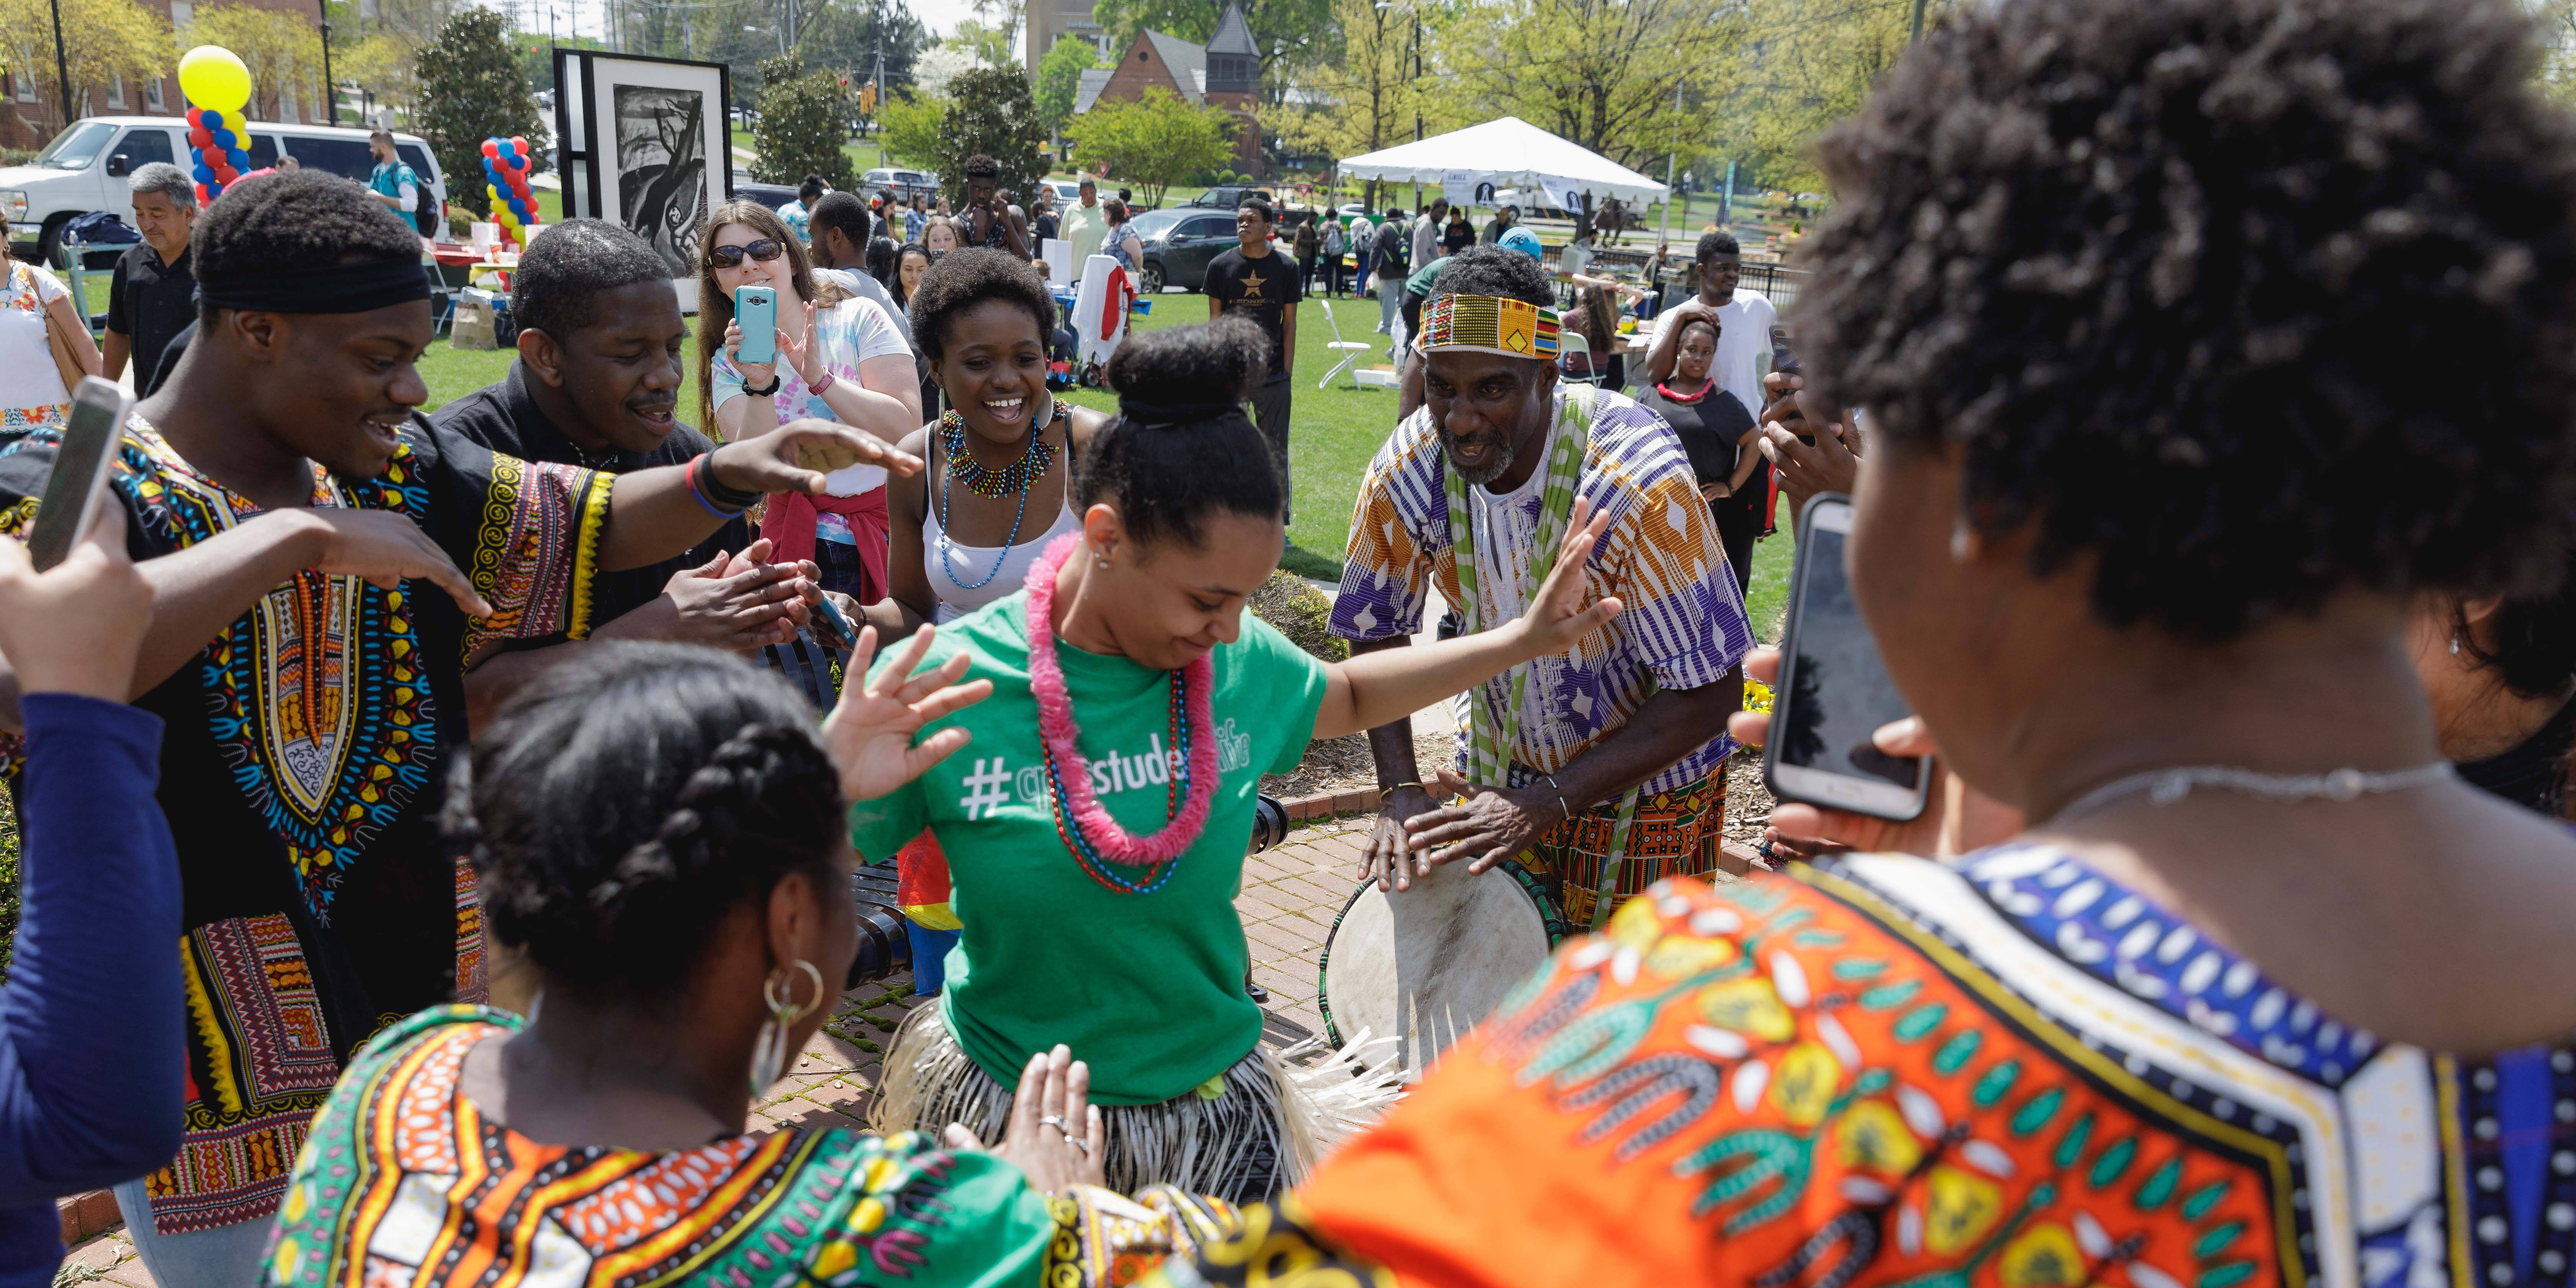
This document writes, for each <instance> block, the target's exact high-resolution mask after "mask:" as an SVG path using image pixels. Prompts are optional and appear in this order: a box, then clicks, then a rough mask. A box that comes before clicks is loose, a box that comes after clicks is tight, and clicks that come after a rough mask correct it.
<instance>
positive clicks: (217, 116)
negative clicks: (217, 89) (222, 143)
mask: <svg viewBox="0 0 2576 1288" xmlns="http://www.w3.org/2000/svg"><path fill="white" fill-rule="evenodd" d="M197 124H199V125H202V126H204V127H206V128H207V129H209V130H220V129H222V128H224V114H223V113H221V112H218V111H216V110H215V109H213V108H211V107H209V108H204V109H202V110H200V111H199V112H198V113H197Z"/></svg>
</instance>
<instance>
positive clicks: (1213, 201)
mask: <svg viewBox="0 0 2576 1288" xmlns="http://www.w3.org/2000/svg"><path fill="white" fill-rule="evenodd" d="M1246 197H1259V198H1261V199H1262V200H1264V201H1271V200H1275V198H1273V197H1272V196H1271V195H1270V190H1269V189H1268V188H1255V187H1250V186H1237V187H1225V188H1210V189H1208V190H1207V191H1205V192H1202V193H1200V194H1199V195H1197V196H1195V197H1192V198H1190V199H1189V200H1187V201H1184V202H1182V203H1181V204H1180V205H1178V206H1175V207H1173V209H1175V210H1228V211H1230V210H1232V209H1234V207H1235V204H1236V203H1237V202H1240V201H1242V200H1243V199H1244V198H1246Z"/></svg>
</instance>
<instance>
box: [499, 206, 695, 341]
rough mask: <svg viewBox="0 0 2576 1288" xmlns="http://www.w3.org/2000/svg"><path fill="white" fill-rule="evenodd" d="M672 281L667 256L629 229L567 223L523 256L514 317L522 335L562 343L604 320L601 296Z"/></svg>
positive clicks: (513, 292) (513, 294)
mask: <svg viewBox="0 0 2576 1288" xmlns="http://www.w3.org/2000/svg"><path fill="white" fill-rule="evenodd" d="M670 280H671V267H670V265H669V264H668V263H666V262H664V260H663V259H662V256H661V253H660V252H658V251H656V250H654V249H653V247H652V245H651V244H650V243H648V242H646V241H645V240H644V239H643V238H641V237H638V236H636V235H635V234H634V233H632V232H630V231H628V230H627V229H626V228H625V227H624V226H622V225H619V224H612V223H609V222H608V221H607V220H604V219H567V220H564V221H563V222H561V223H558V224H555V225H554V226H553V227H550V228H548V229H546V235H545V236H544V237H541V238H539V239H537V240H536V241H534V242H531V243H529V245H528V249H527V253H526V254H523V255H521V256H520V257H519V271H518V274H517V276H516V277H515V278H514V279H513V281H512V282H511V285H510V312H511V314H512V316H514V317H515V318H517V319H518V323H519V329H520V330H522V331H543V332H545V333H546V334H547V335H550V336H553V337H554V338H555V339H556V340H557V341H558V342H561V341H566V340H569V339H571V338H572V335H573V333H574V332H576V331H579V330H581V329H582V328H584V327H587V326H590V325H592V324H593V323H596V322H597V321H598V320H599V297H600V296H601V295H603V294H605V293H607V292H609V291H615V290H622V289H624V288H626V287H629V286H634V285H636V284H638V283H642V282H661V283H665V284H667V283H668V282H669V281H670ZM675 298H676V297H675Z"/></svg>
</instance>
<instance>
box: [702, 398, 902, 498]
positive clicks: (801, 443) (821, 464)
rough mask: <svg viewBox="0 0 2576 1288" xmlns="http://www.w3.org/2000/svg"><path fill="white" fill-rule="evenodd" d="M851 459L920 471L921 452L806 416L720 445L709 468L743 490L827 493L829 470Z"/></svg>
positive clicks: (898, 471)
mask: <svg viewBox="0 0 2576 1288" xmlns="http://www.w3.org/2000/svg"><path fill="white" fill-rule="evenodd" d="M852 465H878V466H883V467H884V468H885V469H886V470H887V471H889V472H891V473H895V474H907V475H908V474H918V473H920V472H921V458H920V457H918V456H914V455H911V454H910V453H907V452H903V451H898V450H896V448H895V447H894V445H893V444H891V443H888V442H886V441H885V440H884V439H881V438H877V437H875V436H873V435H869V434H862V433H860V432H859V431H857V430H855V429H852V428H850V427H849V426H847V425H843V424H840V423H838V422H836V421H829V420H817V419H814V418H813V417H810V416H809V417H805V418H802V419H798V420H791V421H789V422H787V423H786V424H785V425H783V426H780V427H779V429H778V432H777V433H774V434H763V435H761V436H760V437H758V438H745V439H739V440H736V441H734V442H730V443H725V444H723V445H721V446H719V447H717V448H716V450H715V452H714V459H713V460H711V461H709V462H708V468H710V469H712V470H714V471H715V475H716V481H717V482H719V483H722V484H724V485H725V486H726V487H729V488H734V489H736V490H738V491H744V492H803V493H805V494H807V495H809V496H820V495H823V493H824V490H825V486H826V485H825V476H827V475H829V474H830V473H831V472H832V471H834V470H838V469H846V468H848V467H849V466H852Z"/></svg>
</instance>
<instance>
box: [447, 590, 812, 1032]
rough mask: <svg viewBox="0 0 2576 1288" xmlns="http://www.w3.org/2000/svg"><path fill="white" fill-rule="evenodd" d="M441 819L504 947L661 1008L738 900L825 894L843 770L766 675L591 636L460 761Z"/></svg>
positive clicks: (589, 984)
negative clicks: (800, 888) (815, 889)
mask: <svg viewBox="0 0 2576 1288" xmlns="http://www.w3.org/2000/svg"><path fill="white" fill-rule="evenodd" d="M457 773H458V775H459V778H460V780H461V781H459V782H458V783H457V784H456V785H455V788H454V790H451V791H450V792H449V793H448V806H447V815H446V819H445V823H446V826H447V829H448V834H449V836H450V838H451V839H452V840H454V841H456V842H457V843H459V844H461V845H462V846H463V847H464V848H465V851H466V854H467V856H468V859H469V861H470V862H472V864H473V865H474V871H475V874H476V875H477V876H478V877H480V878H481V880H482V887H483V913H484V916H485V917H486V918H487V919H488V922H489V924H490V926H491V928H492V933H493V934H494V936H495V937H497V938H498V939H499V940H500V942H502V943H505V944H508V945H510V946H512V947H514V948H518V949H520V950H522V951H524V952H525V953H526V954H527V956H528V957H529V959H530V960H532V961H534V962H535V963H536V964H537V965H538V967H539V968H541V969H542V970H544V971H545V973H546V977H547V980H548V982H549V985H550V986H567V987H571V988H574V989H577V990H581V991H585V992H590V993H595V994H605V995H621V994H622V995H626V996H630V997H637V998H658V997H663V996H667V995H669V994H670V993H672V992H674V991H676V990H677V988H678V987H679V985H680V984H681V983H682V981H684V980H686V979H687V978H688V976H689V973H690V971H691V969H692V967H693V966H694V965H695V964H696V963H697V962H698V960H699V959H700V958H701V957H702V956H703V955H704V953H705V950H706V949H707V947H708V946H709V943H710V941H711V940H712V938H713V936H714V934H715V929H716V926H717V925H718V924H719V923H720V922H721V921H722V920H723V919H724V917H725V916H726V915H727V914H728V913H729V912H731V911H732V910H733V909H735V908H737V907H740V906H742V905H743V904H745V903H746V902H750V901H753V900H760V899H765V898H767V896H768V894H769V891H770V888H771V887H772V886H775V885H776V884H777V883H778V881H779V880H780V879H781V878H782V877H785V876H787V875H788V874H789V873H792V872H803V873H806V874H808V875H809V876H810V877H812V878H813V879H814V880H816V881H817V882H820V883H825V884H827V885H828V883H829V881H830V879H831V876H832V872H831V863H832V859H833V856H834V855H835V854H836V853H837V850H838V846H839V845H840V843H841V842H840V838H841V836H842V829H843V823H842V814H841V809H842V807H841V790H840V776H839V774H838V773H837V772H836V771H835V770H834V769H833V766H832V761H831V758H830V757H829V756H828V755H826V754H825V752H824V750H823V746H822V743H821V742H820V741H819V740H818V737H817V734H816V732H815V728H814V713H813V711H812V710H811V709H810V708H809V707H807V706H806V704H805V703H804V701H803V700H802V699H800V698H798V697H797V696H796V695H795V693H793V692H792V691H790V690H789V689H788V688H787V686H786V685H785V684H784V683H782V682H780V681H779V679H778V678H777V677H776V676H774V675H772V674H770V673H769V672H766V671H763V670H760V669H758V668H757V667H754V666H752V665H751V664H750V663H748V662H745V661H743V660H742V659H740V658H737V657H734V656H732V655H730V654H726V653H720V652H718V651H716V650H714V649H708V648H700V647H696V646H693V645H685V644H660V643H627V642H607V641H603V642H600V643H597V644H594V645H592V646H590V647H588V648H585V649H582V650H581V651H580V656H579V657H578V658H577V659H575V660H573V661H570V662H567V663H565V664H563V665H561V666H558V667H555V668H553V669H552V670H549V671H548V672H547V673H546V675H545V676H544V678H542V679H540V680H539V681H537V682H536V683H534V684H532V685H530V686H529V687H528V688H527V689H526V690H524V691H523V692H521V693H520V694H519V695H518V696H517V697H515V698H513V699H512V700H511V702H510V703H509V705H508V706H507V707H506V708H504V709H503V711H502V713H501V716H500V718H499V719H498V720H497V721H496V722H494V724H493V726H492V728H491V730H490V731H489V732H488V733H485V734H484V735H483V736H482V737H480V738H477V739H476V740H475V742H474V748H473V753H472V755H471V757H470V759H465V760H462V761H461V762H460V768H459V769H458V770H457Z"/></svg>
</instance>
